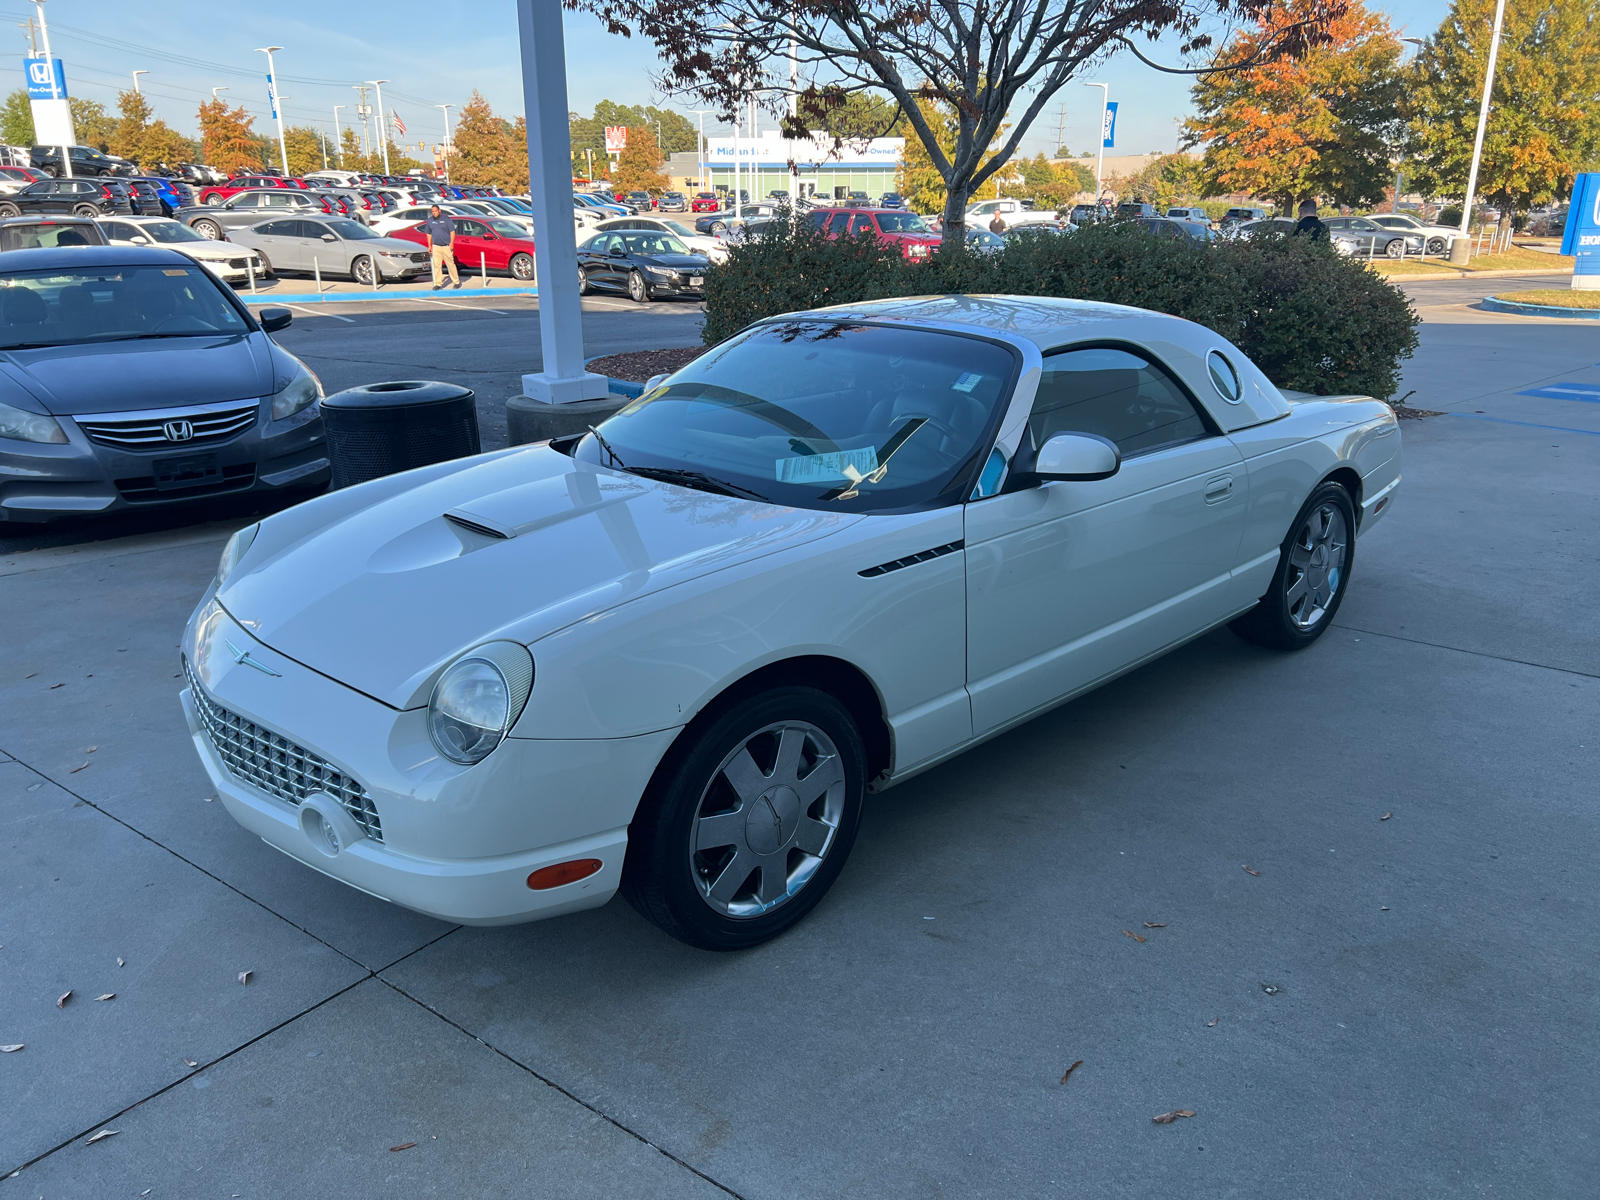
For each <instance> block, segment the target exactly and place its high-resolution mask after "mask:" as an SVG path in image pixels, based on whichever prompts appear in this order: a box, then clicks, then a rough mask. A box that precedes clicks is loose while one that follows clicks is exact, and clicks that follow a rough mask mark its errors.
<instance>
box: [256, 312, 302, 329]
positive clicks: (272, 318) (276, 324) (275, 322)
mask: <svg viewBox="0 0 1600 1200" xmlns="http://www.w3.org/2000/svg"><path fill="white" fill-rule="evenodd" d="M256 320H257V321H259V322H260V323H261V331H262V332H263V333H277V332H278V330H280V329H287V328H288V326H289V322H290V321H293V320H294V314H293V313H292V312H290V311H289V310H288V309H287V308H263V309H262V310H261V311H260V312H259V313H257V314H256Z"/></svg>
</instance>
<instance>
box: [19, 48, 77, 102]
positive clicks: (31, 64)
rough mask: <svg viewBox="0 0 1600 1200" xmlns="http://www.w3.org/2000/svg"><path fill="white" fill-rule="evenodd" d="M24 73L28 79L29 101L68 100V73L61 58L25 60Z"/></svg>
mask: <svg viewBox="0 0 1600 1200" xmlns="http://www.w3.org/2000/svg"><path fill="white" fill-rule="evenodd" d="M22 73H23V74H24V75H26V76H27V78H28V99H30V100H65V99H66V98H67V73H66V71H65V70H64V69H63V68H62V66H61V60H60V59H59V58H24V59H23V60H22Z"/></svg>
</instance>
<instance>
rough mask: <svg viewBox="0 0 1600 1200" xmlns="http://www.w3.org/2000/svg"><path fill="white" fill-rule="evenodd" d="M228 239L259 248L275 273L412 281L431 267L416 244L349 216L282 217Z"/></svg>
mask: <svg viewBox="0 0 1600 1200" xmlns="http://www.w3.org/2000/svg"><path fill="white" fill-rule="evenodd" d="M228 240H229V241H230V242H237V243H238V244H239V245H241V246H249V247H250V248H251V249H253V250H256V251H259V252H260V254H261V257H262V258H264V259H266V260H267V262H268V263H269V264H270V266H271V269H272V270H274V271H278V272H283V271H304V272H305V273H306V274H308V275H309V274H311V273H313V272H320V273H321V274H323V275H348V276H349V277H350V278H351V279H354V280H355V281H356V282H357V283H362V284H370V283H372V282H374V281H375V280H376V281H378V282H387V281H389V280H392V279H415V278H416V277H417V276H418V275H426V274H427V273H428V272H429V271H430V270H432V267H431V266H430V265H429V262H428V252H427V251H426V250H423V249H420V248H419V247H418V246H417V244H416V243H415V242H404V241H401V240H400V239H399V238H390V237H384V236H383V235H382V234H380V233H374V232H373V231H372V230H371V229H368V228H367V227H366V226H365V225H363V224H361V223H360V222H359V221H352V220H350V219H349V218H348V217H323V218H321V219H320V220H319V219H313V218H311V217H282V218H277V219H274V220H271V221H263V222H261V223H260V224H259V225H252V226H251V227H250V228H249V229H235V230H233V231H232V232H231V233H229V234H228Z"/></svg>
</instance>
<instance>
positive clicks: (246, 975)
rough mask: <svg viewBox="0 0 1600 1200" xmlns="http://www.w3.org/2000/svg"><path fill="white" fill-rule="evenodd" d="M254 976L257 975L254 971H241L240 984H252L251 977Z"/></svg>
mask: <svg viewBox="0 0 1600 1200" xmlns="http://www.w3.org/2000/svg"><path fill="white" fill-rule="evenodd" d="M254 974H255V972H254V971H240V972H239V982H240V983H249V982H250V976H252V975H254Z"/></svg>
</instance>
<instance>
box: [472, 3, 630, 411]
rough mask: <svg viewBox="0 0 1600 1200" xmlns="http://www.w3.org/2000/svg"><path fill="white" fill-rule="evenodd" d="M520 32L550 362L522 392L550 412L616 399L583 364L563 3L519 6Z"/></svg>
mask: <svg viewBox="0 0 1600 1200" xmlns="http://www.w3.org/2000/svg"><path fill="white" fill-rule="evenodd" d="M517 24H518V26H519V32H520V35H521V45H522V97H523V109H522V111H523V112H525V113H527V114H528V121H527V126H528V205H529V207H530V208H532V209H533V229H534V260H535V263H536V266H537V272H538V279H539V285H538V286H539V345H540V348H541V352H542V355H543V358H544V364H543V365H544V369H543V370H541V371H539V372H537V373H530V374H527V375H524V376H523V377H522V390H523V393H524V394H525V395H527V396H528V397H530V398H531V399H533V400H539V401H543V402H544V403H547V404H576V403H580V402H582V401H585V400H600V399H604V398H605V396H606V395H607V394H608V392H609V391H610V387H609V384H608V383H607V380H606V377H605V376H604V375H596V374H594V373H593V372H592V371H589V370H588V369H587V368H586V367H585V365H584V358H583V312H582V308H581V306H580V304H579V301H578V242H577V234H576V231H575V230H574V228H573V224H572V135H571V131H570V130H569V129H568V127H567V111H568V110H567V64H566V51H565V47H564V45H563V36H562V29H561V3H560V0H517ZM448 116H449V114H448V113H447V114H446V117H447V118H448ZM446 161H448V159H447V160H446Z"/></svg>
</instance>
